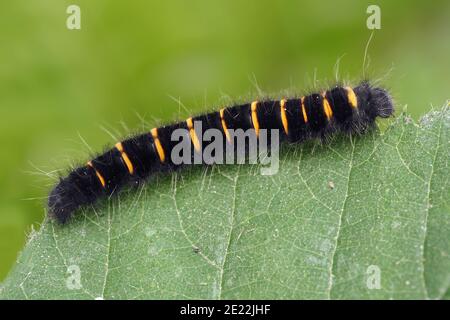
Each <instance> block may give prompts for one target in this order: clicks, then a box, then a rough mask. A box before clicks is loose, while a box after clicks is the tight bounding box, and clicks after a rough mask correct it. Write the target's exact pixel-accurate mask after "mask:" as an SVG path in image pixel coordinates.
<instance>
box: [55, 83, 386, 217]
mask: <svg viewBox="0 0 450 320" xmlns="http://www.w3.org/2000/svg"><path fill="white" fill-rule="evenodd" d="M393 112H394V107H393V103H392V99H391V96H390V95H389V93H388V92H387V91H386V90H385V89H383V88H380V87H375V86H372V85H371V84H370V83H369V82H368V81H363V82H361V83H360V84H359V85H357V86H355V87H350V86H341V85H336V86H334V87H332V88H330V89H328V90H324V91H322V92H320V93H312V94H309V95H306V96H302V97H299V98H283V99H281V100H261V101H259V100H256V101H252V102H250V103H245V104H240V105H234V106H229V107H226V108H222V109H220V110H219V111H216V112H211V113H207V114H203V115H198V116H195V117H190V118H188V119H187V120H186V121H183V122H179V123H174V124H170V125H166V126H163V127H160V128H153V129H151V130H150V131H149V132H146V133H143V134H140V135H136V136H133V137H130V138H128V139H126V140H124V141H121V142H117V143H116V144H115V145H114V147H113V148H112V149H110V150H108V151H106V152H105V153H103V154H101V155H99V156H97V157H96V158H95V159H92V160H90V161H88V162H87V163H86V164H85V165H83V166H80V167H78V168H75V169H74V170H72V171H71V172H70V173H69V174H68V175H67V176H66V177H63V178H60V179H59V182H58V184H57V185H56V186H55V187H54V188H53V190H52V191H51V192H50V194H49V197H48V212H49V215H50V216H51V217H52V218H54V219H56V221H58V222H60V223H61V224H64V223H66V222H67V221H69V220H70V218H71V217H72V216H73V215H74V213H75V212H76V211H77V210H78V209H80V208H83V207H86V206H88V205H91V204H94V203H95V202H96V201H97V200H98V199H99V198H101V197H106V196H111V195H113V194H114V193H116V192H117V191H118V190H119V189H121V188H122V187H124V186H127V185H132V184H136V183H139V182H141V181H145V180H146V179H147V178H148V177H150V176H152V175H153V174H155V173H156V172H161V171H170V170H174V169H177V168H179V167H181V165H180V164H177V163H174V162H173V161H172V158H171V156H170V155H171V152H172V150H173V149H174V146H175V144H176V141H172V139H171V136H172V133H174V132H175V130H177V129H184V130H186V132H187V134H188V137H189V140H190V142H191V143H192V146H193V148H192V155H191V156H193V154H194V153H195V152H202V151H203V150H204V149H205V148H206V147H207V146H208V142H203V143H200V141H199V138H198V134H197V129H196V127H195V126H196V125H197V124H201V127H202V129H201V130H202V132H205V131H206V130H208V129H216V130H219V131H220V133H221V134H222V135H223V137H224V138H225V139H224V143H225V144H229V145H233V143H234V141H233V139H232V137H231V135H230V132H231V131H232V130H236V129H243V130H248V129H250V130H253V131H254V134H255V135H256V138H257V139H259V134H260V132H261V130H264V129H270V130H279V133H280V134H279V140H280V141H281V140H284V141H288V142H303V141H305V140H308V139H324V138H326V137H328V136H330V135H331V134H333V133H335V132H342V133H346V134H353V133H363V132H365V131H366V130H367V129H370V128H372V127H374V125H375V119H376V118H377V117H381V118H387V117H389V116H391V115H392V114H393Z"/></svg>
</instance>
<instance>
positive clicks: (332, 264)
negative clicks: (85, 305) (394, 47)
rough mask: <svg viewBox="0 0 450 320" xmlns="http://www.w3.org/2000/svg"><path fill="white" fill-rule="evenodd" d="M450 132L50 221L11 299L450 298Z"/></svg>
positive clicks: (406, 123)
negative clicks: (59, 222)
mask: <svg viewBox="0 0 450 320" xmlns="http://www.w3.org/2000/svg"><path fill="white" fill-rule="evenodd" d="M449 119H450V113H449V108H448V107H445V108H444V109H443V110H441V111H440V112H431V113H429V114H428V115H426V116H425V117H424V118H423V119H422V120H421V122H420V123H419V124H415V123H414V122H413V121H412V120H411V119H410V118H408V117H407V116H406V115H401V116H400V117H398V118H397V119H396V120H395V121H394V123H392V124H391V125H390V126H389V128H388V129H387V130H386V131H385V132H384V134H380V133H379V132H378V131H373V132H371V133H368V134H366V135H363V136H360V137H353V138H348V137H337V138H335V139H334V140H333V141H332V142H331V143H329V144H324V145H320V144H318V143H310V144H305V145H297V146H285V147H284V148H283V150H282V153H281V159H280V170H279V173H278V174H276V175H273V176H262V175H261V174H260V170H259V169H260V167H259V166H257V165H241V166H239V165H234V166H215V167H209V168H205V167H196V168H194V169H190V170H184V171H182V172H179V173H176V174H173V175H161V176H158V177H156V178H155V179H153V180H151V181H150V182H149V183H148V184H147V185H146V186H145V187H140V188H139V189H138V190H132V191H128V192H124V193H122V194H121V195H120V197H118V198H117V199H115V200H111V201H104V202H102V203H101V204H100V205H98V206H97V209H96V210H92V209H91V210H89V211H88V212H85V214H83V215H79V216H78V218H76V219H75V220H74V221H72V222H71V223H69V224H68V225H67V226H64V227H61V226H58V225H56V224H54V223H52V222H51V221H49V220H46V221H45V222H44V223H43V225H42V227H41V229H40V230H39V231H38V232H33V233H32V234H31V235H30V239H29V241H28V244H27V246H26V247H25V249H24V251H23V252H22V254H21V256H20V258H19V259H18V262H17V265H16V266H15V268H14V269H13V271H12V272H11V273H10V275H9V277H8V278H7V279H6V281H5V282H4V283H3V286H2V288H1V292H0V298H3V299H13V298H25V299H36V298H88V299H94V298H104V299H117V298H169V299H171V298H189V299H190V298H197V299H203V298H212V299H221V298H223V299H228V298H242V299H244V298H250V299H253V298H275V299H284V298H295V299H297V298H308V299H309V298H320V299H322V298H323V299H327V298H338V299H347V298H369V299H377V298H396V299H397V298H401V299H423V298H431V299H436V298H438V299H439V298H448V297H449V294H448V292H449V286H450V210H449V209H450V207H449V198H450V197H449V190H450V188H449V176H450V174H449V173H450V172H449V160H450V159H449V150H450V148H449V139H450V135H449V127H450V122H449ZM378 280H379V281H378Z"/></svg>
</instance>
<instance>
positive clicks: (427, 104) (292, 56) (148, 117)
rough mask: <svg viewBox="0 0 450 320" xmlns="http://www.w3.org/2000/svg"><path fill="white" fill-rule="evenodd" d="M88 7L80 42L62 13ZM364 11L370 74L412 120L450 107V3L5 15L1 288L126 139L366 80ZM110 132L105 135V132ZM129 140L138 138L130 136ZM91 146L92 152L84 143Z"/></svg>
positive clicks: (0, 76)
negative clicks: (69, 177) (259, 95)
mask: <svg viewBox="0 0 450 320" xmlns="http://www.w3.org/2000/svg"><path fill="white" fill-rule="evenodd" d="M70 4H77V5H79V6H80V8H81V30H68V29H67V28H66V19H67V17H68V14H67V13H66V9H67V7H68V5H70ZM369 4H378V5H379V6H380V8H381V30H377V31H376V32H375V34H374V38H373V40H372V42H371V45H370V47H369V57H370V67H369V70H370V72H369V74H370V75H372V76H373V77H375V78H383V82H382V83H383V85H385V86H387V87H388V88H390V90H391V91H392V93H393V95H394V97H395V101H396V103H397V106H399V107H400V108H401V107H402V106H404V105H408V110H409V112H410V113H411V114H412V115H413V117H414V118H416V119H417V118H418V117H419V116H420V115H421V114H423V113H424V112H426V111H428V110H429V109H431V107H432V105H433V106H435V107H439V106H441V105H443V104H444V103H445V101H446V99H448V98H450V95H449V91H448V90H449V88H450V77H449V71H450V59H449V57H450V23H449V20H450V1H448V0H444V1H436V0H433V1H411V0H408V1H406V0H405V1H364V0H363V1H324V0H323V1H317V0H314V1H298V0H292V1H273V0H268V1H266V0H258V1H256V0H251V1H242V0H241V1H230V0H228V1H206V0H190V1H182V0H180V1H173V0H168V1H148V0H138V1H108V0H96V1H92V0H73V1H61V0H41V1H37V0H36V1H29V0H14V1H2V2H1V3H0V39H1V50H0V112H1V113H0V139H1V141H0V142H1V156H0V191H1V192H0V281H1V280H2V279H3V278H4V277H5V276H6V274H7V272H8V271H9V269H10V268H11V266H12V265H13V263H14V261H15V258H16V256H17V254H18V252H19V251H20V250H21V248H22V246H23V244H24V242H25V239H26V235H27V233H28V232H29V231H30V229H31V226H32V225H34V227H35V228H38V227H39V223H40V222H41V221H42V218H43V216H44V214H45V211H44V207H45V196H46V194H47V192H48V191H49V188H50V186H51V185H52V183H53V180H52V179H51V178H49V177H47V176H46V174H45V173H46V172H47V173H48V172H51V173H52V174H55V173H56V171H55V170H60V169H67V168H68V167H69V166H70V165H71V164H74V163H77V162H78V161H84V160H86V159H87V158H88V156H89V154H90V151H89V148H88V147H87V146H86V144H87V145H89V146H90V147H91V148H92V149H93V150H97V151H99V150H101V149H102V148H103V147H104V146H105V145H108V144H109V145H111V144H112V143H114V142H116V141H115V139H113V138H112V137H111V136H110V135H109V134H108V133H106V132H105V131H111V132H112V133H113V134H116V135H118V136H120V135H125V134H129V133H130V132H133V131H134V130H136V131H140V130H144V129H148V127H147V126H146V125H145V122H147V123H148V124H150V125H152V124H157V123H160V122H159V121H168V120H171V119H172V120H173V119H175V118H179V117H180V116H186V115H187V114H188V111H186V110H185V109H183V108H182V109H181V111H180V106H179V103H178V102H176V101H174V99H172V98H171V97H175V98H176V99H180V100H181V101H182V102H183V104H184V105H185V106H186V109H188V110H190V111H192V112H193V113H195V112H199V111H202V110H204V108H205V107H207V106H217V105H219V104H220V103H223V101H224V97H231V99H240V98H242V97H245V96H249V95H251V94H252V93H256V91H257V90H256V88H255V85H254V83H255V79H256V80H257V82H258V85H259V86H260V87H261V88H262V90H264V92H267V93H273V94H277V93H280V92H282V90H285V89H291V91H292V90H295V88H297V89H298V90H299V91H300V90H301V89H302V88H305V87H310V86H311V81H312V80H311V79H313V78H314V77H316V78H317V79H318V80H321V81H327V80H328V81H330V80H333V79H334V71H333V67H334V65H335V64H336V61H337V60H338V59H339V58H340V57H342V58H341V61H340V70H341V74H342V75H343V77H344V78H345V79H350V80H358V79H361V77H362V62H363V57H364V49H365V46H366V43H367V41H368V39H369V36H370V33H371V31H370V30H368V29H367V27H366V19H367V17H368V14H367V13H366V9H367V7H368V5H369ZM102 127H103V128H105V129H106V130H104V129H102ZM127 128H130V129H127ZM83 140H84V141H85V142H86V143H84V142H83Z"/></svg>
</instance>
